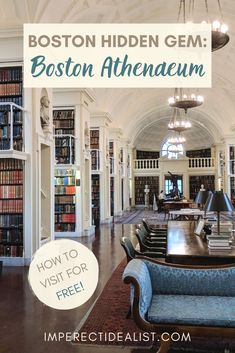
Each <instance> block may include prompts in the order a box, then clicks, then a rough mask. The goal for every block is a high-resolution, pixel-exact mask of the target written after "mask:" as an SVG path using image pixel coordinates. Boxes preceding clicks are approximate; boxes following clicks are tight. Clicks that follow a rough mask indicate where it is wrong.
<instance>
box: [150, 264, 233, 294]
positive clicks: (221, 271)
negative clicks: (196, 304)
mask: <svg viewBox="0 0 235 353" xmlns="http://www.w3.org/2000/svg"><path fill="white" fill-rule="evenodd" d="M144 261H145V263H146V265H147V267H148V270H149V273H150V277H151V281H152V289H153V293H154V294H175V295H177V294H182V295H216V296H229V297H233V296H235V267H229V268H214V269H190V268H176V267H171V266H164V265H159V264H156V263H153V262H150V261H147V260H144Z"/></svg>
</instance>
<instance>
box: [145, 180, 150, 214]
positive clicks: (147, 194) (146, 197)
mask: <svg viewBox="0 0 235 353" xmlns="http://www.w3.org/2000/svg"><path fill="white" fill-rule="evenodd" d="M149 192H150V190H149V186H148V185H145V189H144V193H145V195H144V208H145V209H146V210H148V209H149Z"/></svg>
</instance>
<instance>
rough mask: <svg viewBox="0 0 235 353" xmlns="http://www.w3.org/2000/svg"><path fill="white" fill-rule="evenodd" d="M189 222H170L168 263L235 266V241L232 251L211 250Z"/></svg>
mask: <svg viewBox="0 0 235 353" xmlns="http://www.w3.org/2000/svg"><path fill="white" fill-rule="evenodd" d="M194 228H195V226H194V224H193V223H192V222H188V221H169V222H168V234H167V254H166V262H170V263H177V264H185V265H220V264H228V263H234V264H235V241H233V247H232V249H231V250H213V251H211V250H209V249H208V246H207V241H204V240H202V238H201V237H200V236H198V235H196V234H194V230H195V229H194Z"/></svg>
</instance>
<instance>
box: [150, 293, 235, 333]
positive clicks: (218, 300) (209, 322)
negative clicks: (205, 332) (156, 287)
mask: <svg viewBox="0 0 235 353" xmlns="http://www.w3.org/2000/svg"><path fill="white" fill-rule="evenodd" d="M147 319H148V321H150V322H151V323H158V324H179V325H192V326H194V325H195V326H218V327H235V298H234V297H219V296H194V295H193V296H191V295H153V297H152V302H151V304H150V307H149V310H148V313H147Z"/></svg>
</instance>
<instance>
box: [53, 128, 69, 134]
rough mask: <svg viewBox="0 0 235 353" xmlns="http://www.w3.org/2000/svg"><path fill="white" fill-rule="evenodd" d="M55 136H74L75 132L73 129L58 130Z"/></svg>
mask: <svg viewBox="0 0 235 353" xmlns="http://www.w3.org/2000/svg"><path fill="white" fill-rule="evenodd" d="M55 135H74V130H71V129H56V130H55Z"/></svg>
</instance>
